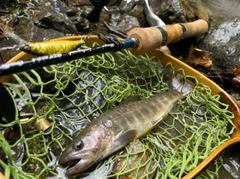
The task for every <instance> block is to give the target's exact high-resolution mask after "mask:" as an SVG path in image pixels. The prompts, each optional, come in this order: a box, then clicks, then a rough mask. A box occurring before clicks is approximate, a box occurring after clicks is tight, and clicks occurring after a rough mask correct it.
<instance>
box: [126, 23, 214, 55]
mask: <svg viewBox="0 0 240 179" xmlns="http://www.w3.org/2000/svg"><path fill="white" fill-rule="evenodd" d="M208 29H209V24H208V22H207V21H205V20H202V19H200V20H197V21H194V22H189V23H182V24H174V25H167V26H163V27H149V28H134V29H132V30H131V31H129V33H128V36H127V39H129V38H136V39H138V42H139V44H138V46H137V47H136V48H133V49H131V50H132V52H133V53H134V54H135V55H140V54H143V53H145V52H148V51H150V50H153V49H155V48H159V47H161V46H163V45H167V44H170V43H174V42H177V41H180V40H182V39H185V38H188V37H192V36H199V35H202V34H204V33H206V32H207V31H208Z"/></svg>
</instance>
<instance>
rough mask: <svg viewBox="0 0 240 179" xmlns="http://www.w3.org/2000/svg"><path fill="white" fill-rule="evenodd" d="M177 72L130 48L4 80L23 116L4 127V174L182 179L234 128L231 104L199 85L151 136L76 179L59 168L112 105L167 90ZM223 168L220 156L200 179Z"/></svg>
mask: <svg viewBox="0 0 240 179" xmlns="http://www.w3.org/2000/svg"><path fill="white" fill-rule="evenodd" d="M171 68H172V66H171V64H167V68H166V67H164V66H163V65H162V64H161V59H158V58H157V57H152V58H149V57H148V56H140V57H136V56H134V55H132V54H131V53H130V52H129V51H127V50H125V51H123V52H117V53H114V54H110V53H105V54H103V55H97V56H93V57H89V58H83V59H80V60H76V61H72V62H67V63H64V64H59V65H52V66H49V67H44V68H42V69H38V70H31V71H29V72H23V73H20V74H17V75H16V74H14V75H13V80H12V81H11V82H9V83H4V86H5V87H6V89H7V90H8V91H9V93H10V94H11V97H12V99H13V101H14V105H15V108H16V110H14V109H9V110H12V113H16V115H15V119H12V120H11V121H7V122H6V121H5V122H1V123H0V129H1V133H0V146H1V149H0V171H1V172H2V173H3V174H4V175H5V176H6V177H7V178H54V177H56V176H57V178H84V177H87V176H88V177H89V178H99V177H100V176H102V178H119V179H120V178H121V179H123V178H181V177H183V176H184V175H185V174H186V173H188V172H190V171H191V170H192V169H194V168H195V167H196V166H197V165H198V164H199V163H200V162H201V161H202V160H204V159H205V158H206V157H207V156H208V155H209V154H210V153H211V152H212V151H213V150H215V149H216V148H217V147H218V146H219V145H221V144H222V143H224V142H225V141H226V140H228V139H229V138H230V135H231V133H233V128H234V127H233V124H232V122H231V119H232V118H233V114H232V113H231V112H230V111H228V110H227V107H228V105H226V104H223V103H221V102H219V98H220V96H219V95H215V96H212V95H211V89H210V88H209V87H207V86H205V85H203V84H201V83H198V82H197V81H196V80H195V82H196V86H195V87H194V90H193V91H192V92H191V93H190V94H189V95H188V96H187V97H186V98H184V99H183V100H179V101H178V102H177V108H178V110H177V111H176V113H171V114H169V115H168V116H167V117H166V118H165V119H164V120H163V121H162V122H160V123H159V124H158V125H157V126H156V127H155V128H154V129H153V130H152V131H151V132H150V133H149V134H147V135H146V136H144V137H142V138H140V139H136V140H134V141H133V142H132V143H130V144H129V145H127V146H126V147H125V148H123V149H122V150H121V151H119V152H117V153H115V154H114V155H111V156H109V157H108V158H106V159H105V160H103V161H101V162H99V163H98V164H97V165H95V166H93V167H91V168H90V169H89V170H87V171H86V172H83V173H81V174H78V175H77V176H66V175H65V171H66V168H64V167H61V166H60V165H59V163H58V158H59V156H60V155H61V153H62V152H63V151H64V148H65V146H66V145H67V143H68V141H70V140H71V138H72V137H73V136H74V133H75V132H76V131H81V130H82V129H83V128H84V127H85V126H86V125H87V124H88V123H89V122H90V121H91V120H93V119H94V118H96V117H97V116H99V115H100V114H102V113H104V112H105V111H106V110H108V109H109V108H113V107H114V106H116V105H119V103H121V102H122V101H123V100H124V99H127V98H129V97H130V96H135V95H140V96H141V97H142V98H148V97H150V96H152V95H154V94H156V93H159V92H163V91H167V90H168V85H167V83H166V80H165V79H166V76H167V75H166V74H167V70H165V69H171ZM172 70H173V68H172ZM181 73H182V74H183V75H184V73H183V72H181ZM187 78H188V77H187ZM189 78H191V79H192V77H189ZM45 119H46V120H47V121H48V122H49V123H48V128H47V129H45V128H44V122H43V121H44V120H45ZM3 121H4V120H3ZM37 124H38V128H40V129H42V130H38V129H37V128H36V126H37ZM43 129H44V130H43ZM221 165H222V163H221V158H218V160H217V161H216V164H215V166H216V167H215V168H214V169H211V170H206V171H205V172H204V173H202V174H201V175H200V176H199V178H209V177H212V178H215V177H217V175H218V170H219V168H220V167H221Z"/></svg>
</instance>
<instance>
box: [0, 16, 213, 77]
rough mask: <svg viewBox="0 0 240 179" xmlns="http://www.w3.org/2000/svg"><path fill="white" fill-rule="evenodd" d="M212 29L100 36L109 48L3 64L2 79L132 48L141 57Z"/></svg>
mask: <svg viewBox="0 0 240 179" xmlns="http://www.w3.org/2000/svg"><path fill="white" fill-rule="evenodd" d="M208 29H209V24H208V22H207V21H205V20H202V19H200V20H197V21H194V22H190V23H182V24H174V25H166V26H163V27H148V28H134V29H132V30H131V31H129V33H128V35H127V39H126V40H122V41H120V40H117V39H116V38H113V37H109V38H107V37H105V36H103V35H99V38H100V39H102V40H103V41H104V42H105V43H106V44H105V45H102V46H97V47H92V48H85V49H78V50H73V51H70V52H66V53H60V54H52V55H44V56H39V57H35V58H32V59H29V60H21V61H16V62H12V63H6V64H2V65H1V66H0V76H6V75H11V74H14V73H18V72H23V71H27V70H31V69H36V68H40V67H44V66H48V65H53V64H57V63H62V62H67V61H72V60H77V59H78V60H79V59H80V58H83V57H88V56H92V55H97V54H102V53H106V52H111V51H114V52H116V51H120V50H123V49H127V48H131V51H132V53H133V54H135V55H141V54H144V53H146V52H148V51H151V50H154V49H156V48H159V47H161V46H164V45H167V44H170V43H174V42H177V41H180V40H182V39H185V38H188V37H192V36H199V35H203V34H204V33H206V32H207V31H208ZM59 43H60V42H59Z"/></svg>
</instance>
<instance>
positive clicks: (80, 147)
mask: <svg viewBox="0 0 240 179" xmlns="http://www.w3.org/2000/svg"><path fill="white" fill-rule="evenodd" d="M82 148H83V142H82V141H77V142H76V143H75V149H76V150H81V149H82Z"/></svg>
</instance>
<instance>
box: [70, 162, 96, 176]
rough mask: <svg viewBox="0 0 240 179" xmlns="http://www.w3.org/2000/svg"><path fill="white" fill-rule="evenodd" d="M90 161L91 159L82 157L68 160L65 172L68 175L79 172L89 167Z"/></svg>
mask: <svg viewBox="0 0 240 179" xmlns="http://www.w3.org/2000/svg"><path fill="white" fill-rule="evenodd" d="M90 162H91V161H89V160H87V159H82V158H81V159H76V160H73V161H71V162H68V167H67V171H66V172H67V174H68V175H74V174H77V173H81V172H82V171H84V170H86V169H87V168H88V167H89V165H90Z"/></svg>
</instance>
